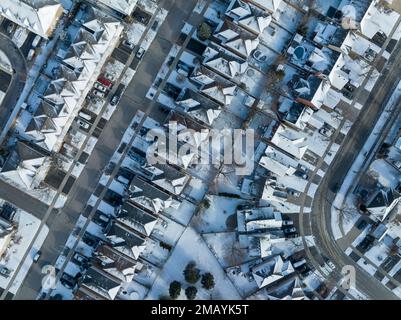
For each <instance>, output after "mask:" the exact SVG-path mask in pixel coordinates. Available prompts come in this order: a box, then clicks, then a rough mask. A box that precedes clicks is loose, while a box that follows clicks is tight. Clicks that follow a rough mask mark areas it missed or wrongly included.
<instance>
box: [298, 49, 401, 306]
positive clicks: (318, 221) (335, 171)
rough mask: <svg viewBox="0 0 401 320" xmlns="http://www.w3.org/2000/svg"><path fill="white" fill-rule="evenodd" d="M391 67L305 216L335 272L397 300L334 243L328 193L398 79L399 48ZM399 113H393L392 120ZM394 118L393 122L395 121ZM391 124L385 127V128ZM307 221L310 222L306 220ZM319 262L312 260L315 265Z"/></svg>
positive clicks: (372, 294) (331, 196)
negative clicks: (351, 272) (352, 272)
mask: <svg viewBox="0 0 401 320" xmlns="http://www.w3.org/2000/svg"><path fill="white" fill-rule="evenodd" d="M391 65H392V66H394V67H393V68H390V69H389V72H387V73H383V75H382V76H381V77H380V79H379V80H378V81H377V84H376V86H375V88H374V90H372V93H371V94H370V96H369V98H368V102H367V103H366V105H365V106H364V108H363V110H362V112H361V113H360V115H359V117H358V119H357V121H356V122H355V124H354V125H353V127H352V129H351V130H350V132H349V133H348V135H347V137H346V139H345V141H344V143H343V144H342V146H341V148H340V150H339V151H338V153H337V155H336V157H335V159H334V161H333V163H332V165H331V168H330V170H328V172H327V173H326V175H325V176H324V178H323V180H322V181H321V183H320V185H319V188H318V189H317V192H316V193H315V196H314V199H313V203H312V214H310V215H307V216H306V219H305V220H304V222H305V229H310V228H311V229H312V230H310V231H311V232H312V234H313V235H314V236H315V241H316V246H317V248H318V251H319V253H320V254H323V255H324V256H326V257H327V258H328V259H329V260H330V261H332V262H333V263H334V265H336V270H337V271H339V270H341V269H342V268H343V267H344V266H346V265H353V266H354V267H355V269H356V287H357V289H359V290H360V291H362V292H363V293H364V294H366V295H367V296H368V297H369V298H371V299H375V300H382V299H386V300H387V299H388V300H394V299H399V298H398V297H397V296H396V295H395V294H393V293H392V292H391V291H390V290H389V289H387V288H386V287H385V286H383V285H382V284H381V283H380V282H379V281H378V280H377V279H376V278H374V277H373V276H371V275H369V274H368V273H367V272H366V271H365V270H363V269H362V268H360V267H359V266H358V265H357V264H356V263H355V261H354V260H352V259H351V258H350V257H348V256H347V255H346V254H345V253H344V250H343V249H342V248H340V247H339V245H338V244H337V242H336V240H335V238H334V236H333V234H332V230H331V206H332V201H333V200H334V198H335V193H333V192H332V191H331V189H332V188H333V186H335V185H336V184H337V183H339V185H341V183H342V182H343V181H344V178H345V176H346V174H347V172H348V171H349V169H350V167H351V165H352V164H353V162H354V161H355V159H356V157H357V155H358V153H359V151H360V150H361V149H362V147H363V145H364V144H365V142H366V140H367V138H368V137H369V134H370V132H371V130H372V128H373V127H374V124H375V123H376V122H377V120H378V119H379V117H380V115H381V113H382V110H383V109H384V107H385V105H386V102H387V100H388V98H389V97H390V95H391V93H392V88H393V87H394V85H395V84H396V83H398V82H399V81H400V79H401V74H400V70H399V66H400V65H401V48H400V46H398V47H397V48H396V51H395V52H394V54H393V56H392V58H391ZM398 113H399V110H397V109H396V110H395V112H394V115H395V116H394V118H396V115H398ZM394 118H393V119H394ZM389 126H391V123H389V124H388V127H389ZM309 219H310V220H309ZM316 261H318V259H316V260H315V262H316Z"/></svg>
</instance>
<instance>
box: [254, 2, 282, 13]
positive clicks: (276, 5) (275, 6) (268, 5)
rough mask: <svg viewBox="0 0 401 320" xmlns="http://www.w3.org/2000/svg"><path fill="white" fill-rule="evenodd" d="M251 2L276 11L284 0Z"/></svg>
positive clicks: (272, 11)
mask: <svg viewBox="0 0 401 320" xmlns="http://www.w3.org/2000/svg"><path fill="white" fill-rule="evenodd" d="M249 2H251V3H253V4H255V5H257V6H258V7H260V8H262V9H265V10H268V11H270V12H271V13H274V12H276V11H277V9H278V8H279V6H280V4H281V2H283V0H249Z"/></svg>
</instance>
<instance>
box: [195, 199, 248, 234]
mask: <svg viewBox="0 0 401 320" xmlns="http://www.w3.org/2000/svg"><path fill="white" fill-rule="evenodd" d="M206 199H208V202H209V203H210V206H209V208H207V209H206V210H204V211H203V210H201V211H200V212H199V213H198V215H197V216H195V217H194V218H193V220H192V223H193V226H194V227H195V228H196V230H197V231H198V232H201V233H211V232H224V231H229V228H228V227H227V218H228V217H230V216H232V215H236V212H237V211H236V210H237V206H238V205H239V204H241V202H243V201H242V200H240V199H236V198H228V197H220V196H208V197H207V198H206ZM234 220H235V221H236V217H235V218H234Z"/></svg>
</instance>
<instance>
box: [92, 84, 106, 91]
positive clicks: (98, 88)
mask: <svg viewBox="0 0 401 320" xmlns="http://www.w3.org/2000/svg"><path fill="white" fill-rule="evenodd" d="M94 87H95V88H96V89H97V90H99V91H101V92H106V91H107V88H106V87H105V86H104V85H103V84H101V83H99V82H96V83H95V85H94Z"/></svg>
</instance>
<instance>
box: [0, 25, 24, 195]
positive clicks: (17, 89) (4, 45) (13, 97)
mask: <svg viewBox="0 0 401 320" xmlns="http://www.w3.org/2000/svg"><path fill="white" fill-rule="evenodd" d="M0 50H1V51H3V52H4V53H5V55H6V56H7V57H8V59H9V60H10V62H11V65H12V67H13V69H14V70H15V73H14V74H13V76H12V79H11V82H10V85H9V87H8V90H7V92H6V95H5V97H4V99H3V101H2V103H1V108H0V131H1V130H3V128H4V126H5V125H6V123H7V122H8V119H9V118H10V115H11V113H12V111H13V110H14V107H15V104H16V102H17V99H18V98H19V96H20V94H21V92H22V90H23V89H24V86H25V80H26V75H27V69H26V61H25V57H24V56H23V54H22V53H21V51H20V49H19V48H18V47H17V46H16V45H15V44H14V42H12V40H11V39H10V38H9V37H7V36H6V35H4V34H3V33H1V32H0ZM0 196H2V194H1V193H0Z"/></svg>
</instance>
